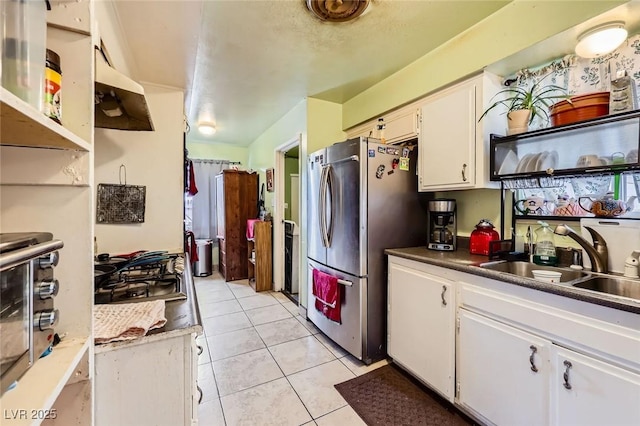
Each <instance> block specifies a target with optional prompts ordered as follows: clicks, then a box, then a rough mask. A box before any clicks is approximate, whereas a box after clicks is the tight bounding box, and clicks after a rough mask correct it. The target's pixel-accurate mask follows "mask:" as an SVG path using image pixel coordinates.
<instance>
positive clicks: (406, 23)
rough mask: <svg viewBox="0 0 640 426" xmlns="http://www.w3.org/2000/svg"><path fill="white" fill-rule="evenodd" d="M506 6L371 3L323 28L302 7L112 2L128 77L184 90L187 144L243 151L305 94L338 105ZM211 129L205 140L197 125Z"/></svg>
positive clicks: (288, 2) (220, 1) (299, 1)
mask: <svg viewBox="0 0 640 426" xmlns="http://www.w3.org/2000/svg"><path fill="white" fill-rule="evenodd" d="M508 2H509V1H506V0H502V1H478V0H476V1H473V0H472V1H463V0H447V1H444V0H440V1H425V0H372V4H371V5H370V9H369V10H368V11H367V12H366V13H365V14H364V15H362V16H361V17H359V18H358V19H356V20H355V21H351V22H348V23H342V24H331V23H326V22H322V21H320V20H319V19H317V18H315V17H314V16H312V15H311V14H310V13H309V12H308V10H307V7H306V4H305V1H304V0H261V1H252V0H205V1H202V0H193V1H192V0H183V1H177V0H169V1H159V0H119V1H116V2H115V7H116V11H117V14H118V19H119V21H120V25H121V27H122V30H123V32H124V35H125V38H126V40H127V43H128V48H129V49H130V50H131V54H132V55H131V57H132V58H134V61H135V63H133V64H131V68H132V72H133V74H134V75H133V77H134V78H136V79H138V80H140V81H143V82H150V83H155V84H161V85H167V86H172V87H178V88H183V89H184V90H185V112H186V114H187V118H188V122H189V124H190V126H191V132H190V134H189V138H190V139H199V140H203V141H212V142H219V143H228V144H236V145H241V146H246V145H249V144H250V143H252V142H253V141H254V140H255V139H256V138H257V137H258V136H259V135H260V134H262V133H263V132H264V131H265V130H266V129H268V128H269V126H271V125H272V124H273V123H275V122H276V121H277V120H278V119H280V118H281V117H282V116H284V115H285V114H286V113H287V112H288V111H290V110H291V109H292V108H293V107H294V106H295V105H297V104H298V103H299V102H300V101H301V100H303V99H304V98H306V97H309V96H313V97H316V98H319V99H324V100H328V101H333V102H338V103H343V102H344V101H346V100H348V99H350V98H352V97H353V96H355V95H357V94H358V93H360V92H362V91H363V90H364V89H366V88H368V87H370V86H372V85H373V84H375V83H377V82H379V81H380V80H383V79H384V78H386V77H388V76H389V75H391V74H393V73H394V72H395V71H397V70H399V69H401V68H403V67H405V66H406V65H408V64H409V63H411V62H413V61H414V60H416V59H418V58H419V57H421V56H424V55H425V54H426V53H427V52H429V51H431V50H433V49H434V48H436V47H437V46H439V45H441V44H442V43H443V42H445V41H447V40H449V39H451V38H452V37H454V36H455V35H457V34H459V33H461V32H462V31H464V30H465V29H467V28H469V27H470V26H473V25H474V24H475V23H477V22H479V21H481V20H482V19H484V18H485V17H486V16H488V15H490V14H492V13H493V12H495V11H496V10H498V9H499V8H500V7H503V6H504V5H506V4H507V3H508ZM201 120H204V121H213V122H215V124H216V126H217V128H218V131H217V133H216V134H215V135H214V136H213V137H206V136H202V135H200V134H199V132H198V131H197V129H196V127H197V125H196V124H197V122H198V121H201Z"/></svg>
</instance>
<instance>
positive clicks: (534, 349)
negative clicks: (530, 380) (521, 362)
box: [529, 345, 538, 373]
mask: <svg viewBox="0 0 640 426" xmlns="http://www.w3.org/2000/svg"><path fill="white" fill-rule="evenodd" d="M529 349H531V355H529V363H530V364H531V371H533V372H534V373H537V372H538V367H536V363H535V361H534V359H533V356H534V355H535V354H536V352H538V348H536V347H535V346H533V345H531V346H529Z"/></svg>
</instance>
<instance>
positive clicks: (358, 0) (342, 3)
mask: <svg viewBox="0 0 640 426" xmlns="http://www.w3.org/2000/svg"><path fill="white" fill-rule="evenodd" d="M305 1H306V3H307V8H309V10H310V11H311V13H312V14H313V15H314V16H315V17H317V18H320V19H321V20H323V21H326V22H347V21H351V20H352V19H355V18H357V17H358V16H360V15H362V14H363V13H364V12H365V11H366V10H367V7H368V6H369V3H370V0H305Z"/></svg>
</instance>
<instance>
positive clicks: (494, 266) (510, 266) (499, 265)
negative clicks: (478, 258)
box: [480, 261, 589, 282]
mask: <svg viewBox="0 0 640 426" xmlns="http://www.w3.org/2000/svg"><path fill="white" fill-rule="evenodd" d="M480 267H481V268H484V269H490V270H492V271H498V272H504V273H507V274H512V275H517V276H519V277H525V278H533V273H532V272H531V271H533V270H539V269H542V270H545V271H556V272H560V273H562V277H561V278H560V282H570V281H575V280H579V279H582V278H584V277H586V276H588V275H589V273H588V272H583V271H576V270H573V269H568V268H557V267H554V266H542V265H536V264H535V263H530V262H522V261H513V262H496V263H493V262H492V263H485V264H483V265H480Z"/></svg>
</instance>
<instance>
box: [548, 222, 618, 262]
mask: <svg viewBox="0 0 640 426" xmlns="http://www.w3.org/2000/svg"><path fill="white" fill-rule="evenodd" d="M584 229H586V230H587V231H589V234H591V239H592V240H593V246H592V245H591V244H589V241H587V240H585V239H584V238H582V237H581V236H580V235H578V234H577V233H576V232H575V231H574V230H573V229H571V228H569V227H568V226H567V225H565V224H564V223H563V224H560V225H558V226H556V229H554V230H553V232H554V233H556V234H558V235H563V236H566V237H569V238H571V239H573V240H574V241H575V242H577V243H578V244H580V246H581V247H582V248H583V249H584V250H585V251H586V252H587V256H589V260H590V261H591V270H592V271H593V272H604V273H607V272H609V250H607V242H606V241H605V240H604V238H603V237H602V235H600V234H598V233H597V232H596V231H594V230H593V229H592V228H590V227H588V226H585V227H584Z"/></svg>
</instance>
